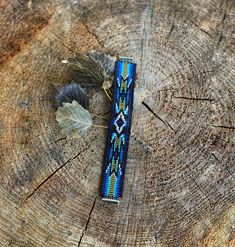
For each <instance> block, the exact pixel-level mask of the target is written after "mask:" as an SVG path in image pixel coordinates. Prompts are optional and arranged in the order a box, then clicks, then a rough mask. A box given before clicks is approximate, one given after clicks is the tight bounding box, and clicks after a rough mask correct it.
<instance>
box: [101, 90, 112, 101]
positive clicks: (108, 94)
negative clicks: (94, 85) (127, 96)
mask: <svg viewBox="0 0 235 247" xmlns="http://www.w3.org/2000/svg"><path fill="white" fill-rule="evenodd" d="M103 89H104V92H105V94H106V95H107V97H108V98H109V100H110V101H112V99H111V97H110V96H109V94H108V92H107V89H105V88H104V87H103Z"/></svg>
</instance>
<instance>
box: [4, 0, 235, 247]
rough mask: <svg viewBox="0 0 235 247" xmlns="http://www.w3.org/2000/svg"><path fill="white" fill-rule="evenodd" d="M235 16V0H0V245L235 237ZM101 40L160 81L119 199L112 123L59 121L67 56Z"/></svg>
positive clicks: (138, 118)
mask: <svg viewBox="0 0 235 247" xmlns="http://www.w3.org/2000/svg"><path fill="white" fill-rule="evenodd" d="M234 23H235V1H234V0H228V1H227V0H220V1H219V0H173V1H171V0H164V1H163V0H162V1H160V0H156V1H155V0H149V1H146V0H145V1H144V0H138V1H137V0H136V1H133V0H119V1H114V0H79V1H75V0H35V1H27V0H18V1H16V0H10V1H6V0H1V1H0V64H1V66H0V81H1V83H0V90H1V95H0V98H1V107H0V114H1V118H0V137H1V139H0V147H1V153H0V155H1V164H0V245H1V246H17V247H18V246H22V247H23V246H24V247H25V246H30V247H31V246H48V247H54V246H55V247H56V246H58V247H62V246H101V247H104V246H158V247H165V246H170V247H174V246H185V247H186V246H187V247H192V246H193V247H194V246H216V247H225V246H230V247H232V246H235V210H234V202H235V189H234V185H235V182H234V176H235V174H234V173H235V166H234V163H235V156H234V155H235V152H234V151H235V148H234V145H235V135H234V134H235V114H234V113H235V111H234V105H235V84H234V81H235V55H234V54H235V33H234V26H235V25H234ZM90 50H99V51H103V52H106V53H110V54H122V55H125V56H131V57H134V59H135V60H136V62H137V64H138V83H139V85H144V86H145V87H146V88H148V89H149V90H150V91H151V92H152V94H151V96H149V97H148V98H147V99H145V105H141V106H139V107H138V109H135V111H134V113H133V126H132V136H131V140H130V148H129V159H128V166H127V171H126V179H125V185H124V195H123V201H122V203H120V205H110V204H106V203H102V202H101V201H100V198H99V197H97V195H98V188H99V180H100V173H101V165H102V158H103V154H104V147H105V138H106V135H107V132H106V130H103V129H95V128H93V129H92V130H91V131H90V132H89V134H88V135H87V136H86V137H85V138H84V139H83V140H70V139H67V138H65V136H63V135H61V132H60V130H59V128H58V125H57V123H56V121H55V115H54V112H55V108H54V103H53V100H54V95H53V93H54V92H53V86H52V85H63V84H64V83H66V82H68V81H69V80H70V79H71V78H73V79H75V80H76V75H75V74H73V73H72V72H71V69H70V68H69V67H67V66H66V65H64V64H62V63H61V60H63V59H66V58H67V57H71V56H72V54H73V52H78V51H79V52H87V51H90ZM109 107H110V104H108V101H107V100H106V98H105V96H104V94H103V93H102V92H100V93H97V95H95V96H94V97H93V98H92V111H93V112H105V111H107V109H109Z"/></svg>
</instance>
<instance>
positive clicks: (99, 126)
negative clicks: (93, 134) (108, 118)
mask: <svg viewBox="0 0 235 247" xmlns="http://www.w3.org/2000/svg"><path fill="white" fill-rule="evenodd" d="M91 126H93V127H98V128H104V129H107V128H108V126H104V125H97V124H92V125H91Z"/></svg>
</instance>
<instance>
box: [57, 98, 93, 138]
mask: <svg viewBox="0 0 235 247" xmlns="http://www.w3.org/2000/svg"><path fill="white" fill-rule="evenodd" d="M56 120H57V122H58V123H59V126H60V128H61V129H62V132H63V133H64V134H66V135H71V134H72V135H73V136H74V137H77V136H79V135H83V134H85V133H86V132H87V131H88V130H89V128H90V127H91V126H92V116H91V114H90V112H89V111H87V110H86V109H84V108H83V107H82V106H81V105H80V104H79V103H78V102H77V101H75V100H73V101H72V103H63V106H62V107H59V108H58V110H57V111H56Z"/></svg>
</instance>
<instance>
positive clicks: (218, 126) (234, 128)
mask: <svg viewBox="0 0 235 247" xmlns="http://www.w3.org/2000/svg"><path fill="white" fill-rule="evenodd" d="M212 126H213V127H214V128H222V129H230V130H235V127H234V126H225V125H214V124H212Z"/></svg>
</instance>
